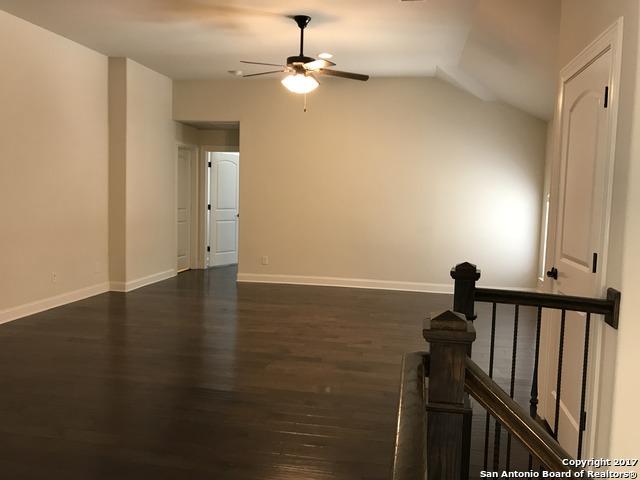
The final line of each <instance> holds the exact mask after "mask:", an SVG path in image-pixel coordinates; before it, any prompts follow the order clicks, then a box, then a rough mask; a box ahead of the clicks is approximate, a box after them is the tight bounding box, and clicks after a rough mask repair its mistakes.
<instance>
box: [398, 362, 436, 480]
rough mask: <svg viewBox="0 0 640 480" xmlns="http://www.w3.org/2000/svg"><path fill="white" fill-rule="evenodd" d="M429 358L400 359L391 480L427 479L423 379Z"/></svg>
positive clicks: (425, 414)
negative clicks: (396, 422)
mask: <svg viewBox="0 0 640 480" xmlns="http://www.w3.org/2000/svg"><path fill="white" fill-rule="evenodd" d="M428 361H429V354H428V353H426V352H414V353H407V354H405V355H404V356H403V358H402V379H401V381H400V400H399V402H398V426H397V430H396V442H395V449H394V454H393V472H392V478H393V480H424V479H425V478H426V475H427V411H426V409H425V405H426V401H427V400H426V396H425V394H426V388H425V383H426V375H427V369H428V368H429V367H428Z"/></svg>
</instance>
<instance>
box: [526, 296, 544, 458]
mask: <svg viewBox="0 0 640 480" xmlns="http://www.w3.org/2000/svg"><path fill="white" fill-rule="evenodd" d="M541 327H542V307H538V320H537V321H536V353H535V357H534V358H533V362H534V363H533V378H532V379H531V400H529V413H530V415H531V417H532V418H536V417H537V416H538V357H539V355H540V330H541ZM531 467H533V456H532V455H531V454H529V470H531Z"/></svg>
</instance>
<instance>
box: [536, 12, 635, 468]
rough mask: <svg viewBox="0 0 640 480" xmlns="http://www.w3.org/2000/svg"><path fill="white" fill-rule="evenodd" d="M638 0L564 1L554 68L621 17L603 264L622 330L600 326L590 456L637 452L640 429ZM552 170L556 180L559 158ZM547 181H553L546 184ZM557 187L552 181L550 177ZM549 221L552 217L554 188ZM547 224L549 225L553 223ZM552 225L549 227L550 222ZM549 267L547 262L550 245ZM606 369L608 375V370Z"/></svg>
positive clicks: (623, 454) (553, 216) (551, 247)
mask: <svg viewBox="0 0 640 480" xmlns="http://www.w3.org/2000/svg"><path fill="white" fill-rule="evenodd" d="M638 15H639V10H638V2H637V1H636V0H608V1H606V2H603V1H600V0H563V1H562V17H561V28H560V43H559V67H560V68H562V67H564V66H565V65H566V64H567V63H569V61H571V59H572V58H574V57H575V56H576V55H577V54H578V53H579V52H580V51H581V50H582V49H583V48H584V47H586V46H587V45H588V44H589V43H591V42H592V41H593V40H594V39H595V38H596V37H597V36H598V35H599V34H600V33H602V32H603V31H604V30H605V29H606V28H607V27H608V26H609V25H611V24H612V23H613V22H614V21H616V20H617V19H618V17H620V16H622V17H623V18H624V39H623V48H622V52H623V65H622V76H621V85H620V99H621V100H620V105H619V117H618V132H617V138H616V156H615V173H614V186H613V206H612V224H611V231H610V246H609V252H608V253H609V255H608V265H607V286H611V287H615V288H618V289H620V290H621V291H622V292H623V294H622V307H621V319H620V322H621V323H620V329H619V330H618V331H615V330H613V329H611V328H609V327H605V328H604V336H603V345H602V350H601V352H600V354H601V355H602V362H601V366H600V368H601V371H602V374H601V382H602V383H601V385H600V388H599V391H598V402H599V403H598V405H599V407H598V417H597V418H598V425H597V429H596V432H595V454H596V455H598V456H612V457H625V456H630V457H635V456H637V445H638V443H640V432H639V431H638V430H637V429H636V428H635V423H634V422H633V421H630V419H632V418H635V398H637V397H638V395H640V385H639V384H638V382H637V381H635V378H636V372H635V365H637V364H638V362H640V357H639V355H638V350H637V346H636V345H635V339H636V338H638V337H639V336H640V328H639V326H638V322H636V321H635V320H636V319H635V317H636V316H637V313H636V312H638V310H639V309H640V301H639V300H638V296H637V295H634V292H635V291H637V290H638V287H639V286H640V276H639V274H638V273H637V272H640V256H639V255H638V253H637V249H636V245H637V244H638V242H639V240H640V228H639V227H640V218H639V217H638V208H637V206H638V205H640V191H639V190H638V186H639V185H640V171H639V169H640V145H638V142H637V140H634V138H635V139H637V138H640V125H639V123H638V120H639V117H638V112H640V105H639V104H638V100H637V83H638V78H640V76H638V73H637V71H636V70H637V66H638V62H637V51H638ZM551 161H553V162H554V165H553V167H552V169H551V171H552V175H554V176H555V178H557V175H558V173H557V166H558V164H557V158H556V157H553V158H552V159H551ZM552 183H553V182H552ZM555 185H556V187H555V188H557V181H556V182H555ZM551 192H552V217H551V218H552V220H554V219H555V210H556V209H555V207H556V205H555V204H554V203H553V200H554V199H553V196H554V189H553V188H552V190H551ZM551 225H554V223H553V222H552V224H551ZM552 228H553V227H552ZM549 252H550V253H549V255H548V256H547V267H550V266H551V262H552V252H553V245H550V248H549ZM612 372H613V373H614V374H612Z"/></svg>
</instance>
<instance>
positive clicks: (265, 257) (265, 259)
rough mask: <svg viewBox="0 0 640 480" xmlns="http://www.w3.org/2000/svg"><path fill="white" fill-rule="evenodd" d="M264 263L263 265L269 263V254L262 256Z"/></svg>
mask: <svg viewBox="0 0 640 480" xmlns="http://www.w3.org/2000/svg"><path fill="white" fill-rule="evenodd" d="M262 264H263V265H269V257H268V256H267V255H264V256H263V257H262Z"/></svg>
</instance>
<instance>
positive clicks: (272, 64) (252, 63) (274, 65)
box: [240, 60, 286, 68]
mask: <svg viewBox="0 0 640 480" xmlns="http://www.w3.org/2000/svg"><path fill="white" fill-rule="evenodd" d="M240 63H248V64H249V65H268V66H269V67H283V68H284V67H285V66H286V65H280V64H279V63H263V62H247V61H245V60H240Z"/></svg>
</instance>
